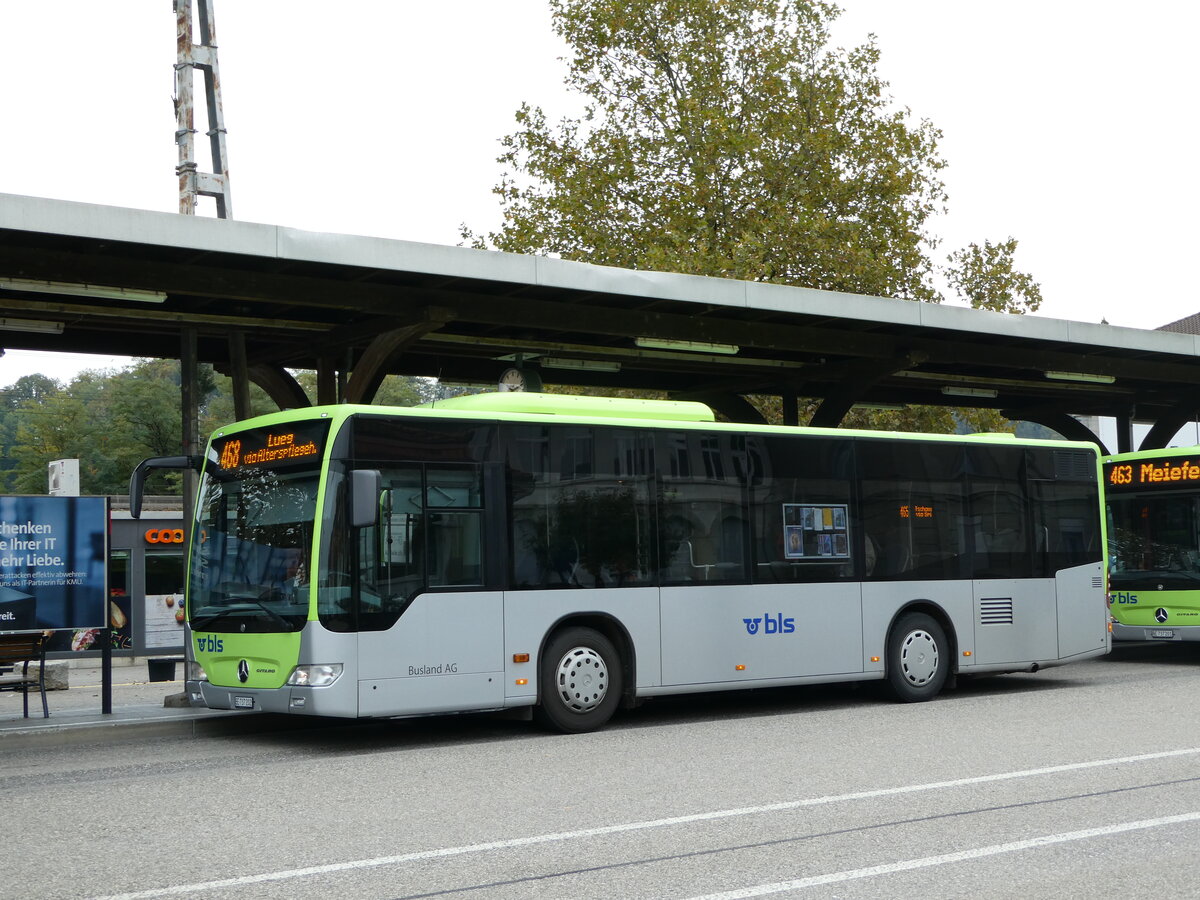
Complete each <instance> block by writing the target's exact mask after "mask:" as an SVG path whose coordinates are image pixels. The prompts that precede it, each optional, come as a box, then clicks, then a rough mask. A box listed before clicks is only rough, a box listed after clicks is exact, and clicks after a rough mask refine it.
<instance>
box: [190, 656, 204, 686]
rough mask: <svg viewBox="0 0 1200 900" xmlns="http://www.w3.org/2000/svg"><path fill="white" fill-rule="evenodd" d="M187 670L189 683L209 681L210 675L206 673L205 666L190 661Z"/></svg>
mask: <svg viewBox="0 0 1200 900" xmlns="http://www.w3.org/2000/svg"><path fill="white" fill-rule="evenodd" d="M186 668H187V680H188V681H208V673H207V672H205V671H204V666H202V665H200V663H198V662H196V661H195V660H192V659H189V660H188V661H187V666H186Z"/></svg>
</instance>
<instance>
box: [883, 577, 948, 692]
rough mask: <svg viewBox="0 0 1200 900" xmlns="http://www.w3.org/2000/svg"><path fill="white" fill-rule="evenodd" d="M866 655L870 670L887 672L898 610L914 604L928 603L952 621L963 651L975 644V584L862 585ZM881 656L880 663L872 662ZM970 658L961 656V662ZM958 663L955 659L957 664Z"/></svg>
mask: <svg viewBox="0 0 1200 900" xmlns="http://www.w3.org/2000/svg"><path fill="white" fill-rule="evenodd" d="M862 594H863V643H864V646H863V656H864V659H865V660H866V665H867V670H868V671H870V672H878V673H879V675H880V677H882V676H883V674H884V672H885V671H886V666H885V663H886V660H887V637H888V631H889V630H890V629H891V627H892V622H893V621H895V619H896V613H897V611H898V610H900V609H902V608H903V607H905V606H908V605H909V604H911V603H927V604H932V605H933V606H935V607H937V608H938V609H940V610H941V611H942V612H944V613H945V614H946V615H947V616H948V617H949V619H950V627H951V628H952V629H953V630H954V636H955V637H956V638H957V640H958V643H959V645H960V647H961V649H963V650H969V649H971V647H970V641H971V616H972V607H971V583H970V582H969V581H869V582H864V583H863V585H862ZM872 657H879V661H878V662H871V658H872ZM964 659H970V657H963V656H962V653H961V652H960V653H959V660H960V661H963V660H964ZM953 663H954V661H953V660H951V664H952V665H953Z"/></svg>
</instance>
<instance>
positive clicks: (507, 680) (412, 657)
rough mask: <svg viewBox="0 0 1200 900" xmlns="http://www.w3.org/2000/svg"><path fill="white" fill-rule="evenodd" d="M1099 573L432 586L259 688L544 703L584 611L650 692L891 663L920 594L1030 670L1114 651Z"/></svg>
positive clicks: (952, 648)
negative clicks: (559, 633) (284, 678)
mask: <svg viewBox="0 0 1200 900" xmlns="http://www.w3.org/2000/svg"><path fill="white" fill-rule="evenodd" d="M1092 569H1096V572H1092ZM1098 577H1099V566H1083V567H1079V568H1078V569H1074V570H1068V571H1067V572H1064V573H1060V575H1059V577H1058V579H1049V578H1046V579H989V580H976V581H970V580H961V581H922V582H866V583H859V582H843V583H824V584H781V585H756V586H751V585H689V586H682V587H666V588H653V587H644V588H625V589H622V588H615V589H601V590H581V589H570V590H549V591H519V592H492V591H474V592H462V593H452V592H446V593H427V594H423V595H421V596H420V597H418V598H417V599H416V600H415V601H414V602H413V603H412V605H411V606H410V607H409V608H408V609H407V610H406V612H405V613H404V615H403V616H402V617H401V618H400V620H399V621H398V622H397V623H396V625H395V626H393V627H392V628H391V629H389V630H388V631H381V632H363V633H361V634H357V635H353V634H338V635H335V634H331V633H329V632H326V631H324V629H322V628H321V627H320V626H319V625H317V624H316V623H310V624H309V626H308V628H307V629H306V635H305V640H304V642H303V650H302V658H301V662H339V661H340V662H344V663H345V667H346V668H345V672H344V674H343V677H342V679H340V680H339V682H338V683H337V684H335V685H333V686H332V687H330V688H305V689H300V690H301V691H302V692H303V696H306V697H307V699H306V700H305V702H304V704H303V706H301V707H299V708H289V703H290V702H292V701H291V698H292V697H294V696H297V693H296V691H297V689H291V691H290V692H289V690H288V689H287V688H284V689H282V690H281V691H278V692H274V693H276V694H277V696H276V697H274V698H270V699H268V698H267V697H265V696H264V697H262V698H261V699H260V700H259V701H257V703H258V708H262V709H272V710H276V711H281V712H282V711H291V712H303V713H314V714H323V715H341V716H347V715H349V716H354V715H358V716H402V715H415V714H422V713H434V712H455V711H465V710H486V709H501V708H510V707H518V706H529V705H532V704H534V703H536V702H537V690H538V672H539V667H540V665H541V652H542V648H543V646H544V643H545V641H546V639H547V637H548V636H549V635H550V634H551V633H552V632H553V630H554V629H555V628H556V627H557V626H559V625H560V624H564V623H567V622H578V621H580V620H587V621H591V622H593V623H595V622H608V623H611V625H612V627H613V628H614V629H615V630H616V631H617V632H618V633H619V634H620V635H622V637H623V639H624V640H623V641H619V642H618V644H619V645H624V646H626V652H628V653H630V654H631V655H632V657H633V660H632V662H633V665H634V682H633V685H634V692H635V693H636V694H637V695H638V696H645V697H649V696H659V695H664V694H671V693H691V692H697V691H716V690H731V689H737V688H751V687H766V686H772V685H783V684H805V683H810V684H819V683H830V682H838V681H863V680H872V679H878V678H882V677H883V676H884V674H885V671H886V665H887V652H886V651H887V637H888V633H889V630H890V629H891V626H892V624H893V622H894V621H895V619H896V616H897V615H898V614H899V613H900V612H901V611H903V610H905V609H908V608H919V609H922V610H925V611H928V612H930V613H931V614H933V615H935V616H936V617H938V618H940V619H941V620H942V621H943V623H944V624H945V627H946V630H947V644H948V646H947V647H946V649H945V652H946V654H947V656H948V657H949V662H950V665H951V667H952V669H953V670H957V671H960V672H962V673H963V674H968V673H970V672H979V673H983V672H1000V671H1019V670H1028V669H1030V668H1033V667H1034V666H1035V665H1036V666H1037V667H1041V666H1047V665H1054V664H1056V663H1058V662H1060V661H1063V660H1065V659H1066V658H1069V657H1074V658H1083V657H1086V656H1092V655H1099V654H1101V653H1103V652H1105V651H1106V649H1107V630H1106V626H1105V624H1104V623H1105V613H1104V599H1103V586H1102V584H1101V585H1100V586H1099V587H1096V586H1095V585H1096V583H1097V581H1096V579H1098ZM522 660H525V661H522ZM228 690H233V689H222V691H228ZM211 693H214V692H213V690H212V689H211V686H210V690H209V691H207V692H206V698H207V697H209V695H210V694H211ZM218 693H220V696H221V697H222V698H224V699H226V700H227V701H228V702H229V703H232V699H230V698H229V697H225V694H224V693H222V692H218ZM233 693H237V692H236V690H233ZM267 693H271V692H267ZM230 696H232V695H230Z"/></svg>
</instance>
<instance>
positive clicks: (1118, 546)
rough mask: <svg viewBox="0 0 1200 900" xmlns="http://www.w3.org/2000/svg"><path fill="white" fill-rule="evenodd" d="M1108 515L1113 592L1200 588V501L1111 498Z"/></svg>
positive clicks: (1187, 495)
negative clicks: (1117, 590) (1118, 590)
mask: <svg viewBox="0 0 1200 900" xmlns="http://www.w3.org/2000/svg"><path fill="white" fill-rule="evenodd" d="M1108 515H1109V526H1108V542H1109V566H1110V569H1111V573H1110V578H1111V582H1112V585H1113V587H1114V588H1120V589H1123V590H1135V589H1139V588H1140V589H1150V588H1157V589H1159V590H1175V591H1179V590H1196V589H1197V588H1200V497H1197V496H1195V495H1194V494H1190V493H1175V494H1166V495H1162V496H1156V497H1151V496H1146V495H1144V494H1140V495H1135V496H1132V497H1117V498H1113V497H1110V498H1109V501H1108Z"/></svg>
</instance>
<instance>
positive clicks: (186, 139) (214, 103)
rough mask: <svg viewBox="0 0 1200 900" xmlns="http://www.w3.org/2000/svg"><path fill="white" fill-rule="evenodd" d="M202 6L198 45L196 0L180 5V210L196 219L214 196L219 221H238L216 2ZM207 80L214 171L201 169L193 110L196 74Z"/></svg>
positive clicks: (179, 0) (180, 0)
mask: <svg viewBox="0 0 1200 900" xmlns="http://www.w3.org/2000/svg"><path fill="white" fill-rule="evenodd" d="M195 2H196V3H197V4H198V6H199V14H200V17H199V22H198V25H199V28H200V43H198V44H197V43H194V42H193V40H192V0H175V44H176V63H175V143H176V144H177V145H178V146H179V164H178V165H177V166H176V168H175V174H176V175H178V176H179V211H180V212H181V213H184V214H185V215H195V212H196V197H197V196H203V197H214V198H215V199H216V201H217V217H218V218H221V219H231V218H233V202H232V200H231V199H230V194H229V157H228V156H227V154H226V151H225V119H224V116H223V114H222V112H221V77H220V75H219V74H218V70H217V40H216V38H217V33H216V25H215V19H214V16H213V5H212V4H213V0H195ZM193 69H199V70H200V71H201V72H202V73H203V75H204V97H205V101H206V102H205V105H206V106H207V107H208V141H209V147H210V149H211V151H212V171H211V172H201V171H199V168H198V166H197V164H196V157H195V151H196V139H195V134H196V128H195V110H194V108H193V105H192V70H193Z"/></svg>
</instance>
